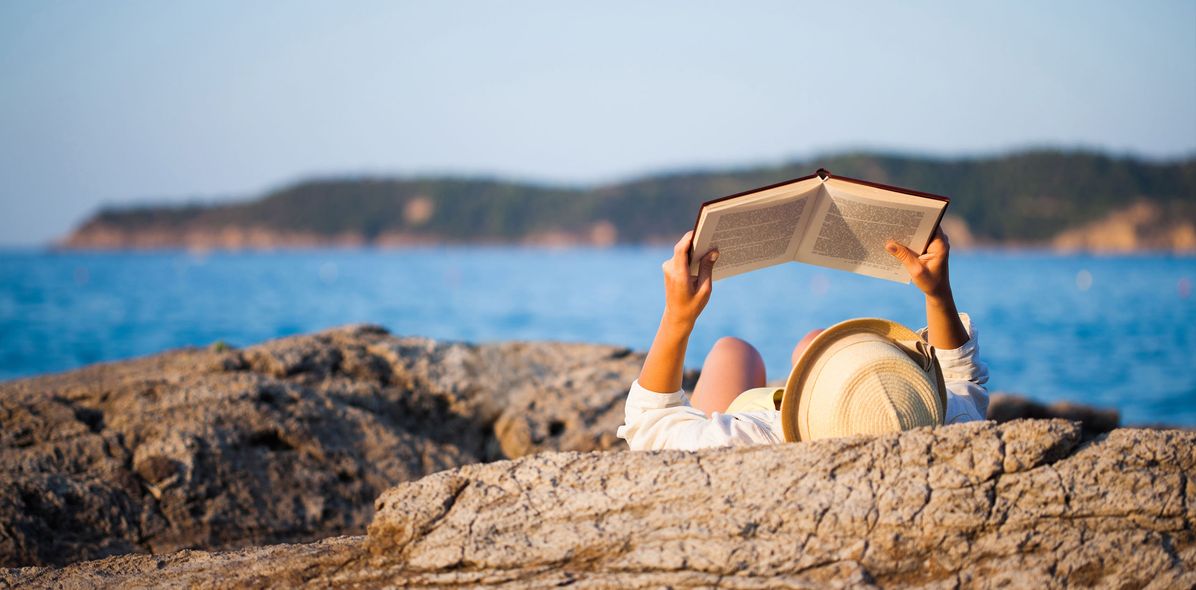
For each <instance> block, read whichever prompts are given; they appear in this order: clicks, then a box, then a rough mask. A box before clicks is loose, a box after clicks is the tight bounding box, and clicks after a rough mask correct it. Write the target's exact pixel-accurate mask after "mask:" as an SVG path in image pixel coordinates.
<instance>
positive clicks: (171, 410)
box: [0, 326, 693, 566]
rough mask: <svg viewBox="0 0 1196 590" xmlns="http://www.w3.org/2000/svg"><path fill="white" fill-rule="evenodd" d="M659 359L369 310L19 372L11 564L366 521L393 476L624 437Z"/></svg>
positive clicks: (229, 542) (6, 560)
mask: <svg viewBox="0 0 1196 590" xmlns="http://www.w3.org/2000/svg"><path fill="white" fill-rule="evenodd" d="M642 362H643V356H642V355H640V354H633V353H631V351H629V350H627V349H625V348H618V347H612V346H599V345H589V344H562V343H551V342H541V343H523V342H506V343H499V344H486V345H470V344H463V343H453V342H436V341H432V340H428V339H423V338H399V337H394V336H391V335H388V334H387V333H386V332H385V331H383V330H382V329H380V328H376V327H369V326H356V327H349V328H342V329H336V330H329V331H326V332H322V333H318V334H314V335H309V336H298V337H293V338H285V339H281V340H277V341H273V342H268V343H265V344H263V345H260V346H254V347H251V348H248V349H245V350H241V351H236V350H229V349H227V347H212V348H209V349H190V350H179V351H174V352H169V353H165V354H160V355H156V356H151V357H147V358H142V359H137V360H132V361H126V362H119V363H111V364H105V365H97V366H93V367H88V368H85V369H82V370H79V371H73V372H70V373H64V374H61V375H52V376H47V377H39V378H34V379H26V380H21V381H13V382H9V383H4V384H0V474H2V476H3V478H4V481H5V485H4V486H2V487H0V566H24V565H39V564H55V565H61V564H66V563H70V562H74V561H79V560H84V559H94V558H98V557H103V556H107V555H115V554H122V553H131V552H153V553H164V552H171V551H175V550H178V549H182V548H204V549H220V548H237V547H246V546H251V545H258V544H263V543H278V542H295V541H306V540H314V539H319V538H323V537H328V536H332V535H340V534H354V533H357V534H359V533H362V532H364V530H365V526H366V524H367V523H368V521H369V518H370V515H371V513H372V502H373V500H374V498H375V497H376V496H377V495H378V494H379V493H380V492H382V491H383V490H385V489H387V488H389V487H390V486H393V485H394V484H397V483H400V482H403V481H409V480H414V479H418V478H420V477H422V476H424V475H427V474H429V473H433V472H436V471H440V470H442V469H446V468H450V467H456V466H459V465H465V464H470V463H477V462H480V461H491V460H496V459H503V458H513V457H518V456H521V455H524V454H527V453H533V452H540V451H555V450H578V451H586V450H600V449H609V448H611V447H613V446H614V445H615V444H616V442H621V441H617V439H615V437H614V431H615V429H616V428H617V426H618V425H619V424H620V423H621V422H622V413H623V399H624V398H625V396H626V394H627V387H628V386H629V384H630V383H631V381H632V380H633V379H634V378H635V376H636V375H637V374H638V371H639V367H640V365H641V364H642ZM689 380H690V382H691V383H692V380H693V375H692V374H691V375H690V378H689Z"/></svg>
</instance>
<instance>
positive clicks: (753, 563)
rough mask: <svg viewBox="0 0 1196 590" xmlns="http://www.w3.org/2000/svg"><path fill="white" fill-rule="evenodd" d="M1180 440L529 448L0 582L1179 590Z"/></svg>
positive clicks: (1044, 434)
mask: <svg viewBox="0 0 1196 590" xmlns="http://www.w3.org/2000/svg"><path fill="white" fill-rule="evenodd" d="M1194 467H1196V433H1192V432H1185V431H1174V430H1171V431H1167V430H1129V429H1122V430H1115V431H1113V432H1112V433H1110V434H1108V435H1105V436H1101V437H1098V438H1097V439H1095V440H1094V441H1090V442H1086V443H1081V442H1080V432H1079V428H1078V427H1077V426H1076V425H1074V424H1072V423H1069V422H1064V421H1042V420H1028V421H1016V422H1011V423H1008V424H1003V425H996V424H994V423H991V422H987V423H973V424H965V425H957V426H951V427H947V428H938V429H934V430H931V429H920V430H915V431H911V432H907V433H903V434H901V435H893V436H885V437H879V438H865V437H858V438H850V439H840V440H830V441H818V442H812V443H797V444H786V445H778V446H763V447H749V448H737V449H732V448H727V449H712V450H706V451H702V452H698V453H687V452H681V451H666V452H654V453H639V452H637V453H631V452H627V453H573V452H570V453H545V454H540V455H535V456H531V457H525V458H523V459H519V460H516V461H501V462H496V463H490V464H479V465H470V466H466V467H463V468H459V469H453V470H449V471H445V472H441V473H437V474H434V475H431V476H428V477H425V478H423V479H421V480H419V481H415V482H409V483H405V484H401V485H399V486H396V487H394V488H392V489H390V490H389V491H387V492H386V493H385V494H383V495H382V496H381V497H380V498H379V499H378V501H377V505H378V514H377V516H376V517H375V519H374V522H373V523H372V524H371V525H370V527H369V535H368V536H367V537H365V538H361V537H351V538H341V539H330V540H328V541H325V542H321V543H313V544H307V545H283V546H275V547H265V548H259V549H252V550H245V551H239V552H231V553H216V554H211V553H203V552H182V553H177V554H172V555H165V556H143V555H133V556H123V557H114V558H109V559H106V560H101V561H94V562H87V563H81V564H75V565H72V566H69V567H66V568H63V569H53V568H42V569H35V568H29V569H24V570H10V571H8V572H7V573H6V574H2V577H0V581H4V582H7V583H9V584H13V585H24V584H29V585H33V586H66V587H71V586H85V585H90V584H95V583H105V584H112V585H121V586H124V587H144V586H154V585H161V584H163V583H164V582H167V583H169V584H171V585H178V586H189V585H204V586H212V587H234V586H263V585H269V584H273V585H279V584H282V585H288V586H296V585H300V584H303V583H306V584H309V585H313V586H328V585H351V586H356V587H367V588H368V587H379V586H385V585H403V584H406V585H415V586H423V585H446V586H455V585H465V586H467V585H475V584H479V583H488V584H500V585H508V586H511V587H546V586H549V585H558V584H559V585H563V584H573V585H575V586H578V587H620V588H635V587H658V586H674V587H685V586H709V585H714V584H718V585H720V586H724V587H731V588H765V587H768V588H775V587H827V586H832V587H833V586H852V587H857V586H880V587H959V586H963V587H1000V586H1008V587H1052V586H1093V585H1095V586H1100V587H1117V588H1121V587H1157V588H1172V587H1191V586H1192V585H1193V584H1196V575H1194V574H1193V568H1194V567H1196V540H1194V538H1193V524H1194V520H1196V485H1194V484H1193V483H1192V481H1191V480H1192V476H1193V475H1194V473H1196V472H1194Z"/></svg>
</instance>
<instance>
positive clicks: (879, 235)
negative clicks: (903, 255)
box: [797, 183, 946, 283]
mask: <svg viewBox="0 0 1196 590" xmlns="http://www.w3.org/2000/svg"><path fill="white" fill-rule="evenodd" d="M854 188H855V187H854V186H853V187H851V189H854ZM872 190H875V189H872ZM858 192H864V191H855V190H851V191H850V192H849V190H845V188H844V187H842V186H834V185H830V184H829V183H828V186H827V195H826V196H827V198H825V199H822V201H821V202H820V204H819V207H818V211H816V212H815V217H814V221H813V222H814V225H813V226H812V227H811V228H810V230H809V231H808V232H807V233H806V236H805V238H804V239H803V240H802V244H801V248H800V249H799V251H798V253H797V260H798V261H800V262H806V263H809V264H817V265H819V266H826V267H829V268H837V269H840V270H847V271H851V272H854V273H859V274H863V275H868V276H873V277H877V278H882V279H888V280H890V281H897V282H900V283H908V282H909V275H908V274H907V273H906V272H905V269H904V268H903V267H902V266H901V263H900V262H898V260H897V259H896V258H893V256H892V255H890V254H889V253H888V252H887V251H885V242H886V241H888V240H889V239H893V240H896V241H897V242H898V243H901V244H905V245H906V246H908V247H909V248H911V249H913V250H914V251H917V252H921V251H922V248H923V247H924V245H925V244H926V243H927V241H928V240H929V239H930V234H931V232H933V231H934V226H935V222H937V221H938V217H939V212H940V211H942V209H943V208H944V207H946V203H945V202H942V201H935V200H931V199H922V198H917V197H907V198H904V199H902V198H901V196H900V195H898V196H896V197H892V196H890V195H892V193H889V195H886V196H887V197H889V198H885V199H883V200H882V199H878V198H870V197H864V196H861V195H859V194H858ZM853 193H856V194H853ZM902 200H904V201H905V202H900V201H902Z"/></svg>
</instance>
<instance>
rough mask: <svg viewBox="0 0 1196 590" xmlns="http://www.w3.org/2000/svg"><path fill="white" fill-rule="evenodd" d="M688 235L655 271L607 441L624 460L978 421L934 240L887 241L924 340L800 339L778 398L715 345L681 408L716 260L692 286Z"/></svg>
mask: <svg viewBox="0 0 1196 590" xmlns="http://www.w3.org/2000/svg"><path fill="white" fill-rule="evenodd" d="M692 235H693V232H690V233H687V234H685V236H684V237H682V238H681V241H679V242H677V245H676V246H675V247H674V249H673V258H672V259H670V260H668V261H665V263H664V265H663V268H664V283H665V310H664V317H663V318H662V319H661V321H660V328H659V329H658V330H657V332H656V338H655V340H653V341H652V348H651V349H650V350H649V351H648V356H647V359H645V361H644V368H643V369H642V370H641V371H640V375H639V379H636V380H635V381H634V382H633V383H632V384H631V392H630V393H629V394H628V396H627V415H626V421H625V423H624V424H623V426H621V427H619V431H618V436H619V438H622V439H625V440H626V441H627V444H629V445H631V448H632V449H635V450H644V449H699V448H702V447H714V446H724V445H751V444H769V443H780V442H785V441H798V440H814V439H819V438H830V437H838V436H850V435H853V434H881V433H886V432H895V431H900V430H908V429H911V428H916V427H919V426H930V425H936V424H944V423H946V424H954V423H957V422H967V421H970V420H983V419H984V415H985V412H986V410H987V408H988V392H987V390H986V389H985V387H984V384H985V383H986V382H987V381H988V368H987V367H986V366H985V365H984V363H982V362H981V361H980V359H979V353H980V348H979V344H978V343H977V334H976V329H975V327H974V326H972V325H971V322H970V320H969V318H968V316H967V315H966V314H960V313H958V312H957V311H956V309H955V300H954V298H953V296H952V295H951V285H950V282H949V280H948V276H947V255H948V251H949V247H948V244H947V236H946V235H944V234H943V233H942V231H941V230H940V231H939V232H938V233H936V234H935V237H934V240H933V241H931V243H930V245H929V246H928V247H927V249H926V253H925V254H922V255H920V256H919V255H918V254H917V253H916V252H914V251H913V250H910V249H909V248H906V247H905V246H903V245H901V244H898V243H896V242H893V241H890V242H889V243H888V244H887V246H886V249H887V250H888V251H889V253H890V254H892V255H893V256H894V257H895V258H897V259H898V260H899V261H900V262H901V264H902V265H903V266H904V267H905V270H906V271H907V272H908V273H909V276H910V278H911V279H913V282H914V284H915V285H917V287H918V289H920V290H921V291H922V293H923V294H925V296H926V324H927V327H926V328H923V329H922V330H919V331H918V332H914V331H912V330H910V329H909V328H906V327H905V326H902V325H900V324H897V323H895V322H890V321H888V320H881V319H855V320H847V321H845V322H841V323H839V324H835V325H834V326H831V327H829V328H826V329H824V330H814V331H811V332H810V333H809V334H807V335H806V336H805V337H804V338H802V339H801V341H800V342H798V343H797V346H796V347H795V348H794V350H793V357H792V358H793V369H792V371H791V372H790V375H789V380H788V382H786V384H785V387H784V388H773V387H765V375H764V361H763V359H762V358H761V357H760V353H759V352H757V351H756V349H755V348H753V347H752V345H750V344H748V343H747V342H744V341H743V340H739V339H737V338H730V337H727V338H722V339H720V340H719V341H718V342H715V343H714V347H713V348H711V349H710V353H709V354H708V355H707V356H706V362H705V364H703V365H702V373H701V376H700V377H699V378H698V382H697V385H696V386H695V387H694V393H693V400H692V403H691V400H690V399H689V398H688V397H687V395H686V393H685V392H684V391H682V390H681V371H682V363H683V361H684V359H685V347H686V344H687V343H688V341H689V335H690V332H691V331H692V330H693V326H694V322H695V321H696V320H697V319H698V315H699V314H700V313H702V309H703V308H705V307H706V302H707V301H709V300H710V290H711V281H712V279H711V270H712V269H713V267H714V262H715V260H716V259H717V258H718V253H717V252H715V251H713V250H712V251H710V252H707V253H706V254H704V255H703V257H702V259H701V263H700V266H699V271H698V275H697V277H691V276H690V275H689V270H688V269H689V250H690V247H691V246H690V241H691V239H692Z"/></svg>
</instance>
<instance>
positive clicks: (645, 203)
mask: <svg viewBox="0 0 1196 590" xmlns="http://www.w3.org/2000/svg"><path fill="white" fill-rule="evenodd" d="M819 167H825V168H828V169H830V170H832V171H833V172H835V173H836V174H840V175H843V176H851V177H857V178H863V179H868V180H872V181H876V182H883V183H888V184H894V185H898V186H906V187H913V188H918V189H920V190H925V191H928V192H932V193H936V194H942V195H948V196H950V197H951V198H952V202H951V205H950V207H949V209H948V211H947V213H948V215H949V217H948V219H949V223H948V226H949V231H950V232H951V235H952V238H953V241H954V242H955V243H956V245H957V246H962V247H966V246H969V245H979V246H1000V245H1016V246H1034V247H1054V248H1058V249H1064V250H1074V249H1083V250H1097V251H1134V250H1143V249H1148V250H1165V251H1179V252H1191V251H1196V158H1189V159H1187V160H1181V161H1176V162H1150V161H1145V160H1136V159H1133V158H1114V157H1110V156H1106V155H1102V154H1097V153H1089V152H1060V151H1031V152H1022V153H1014V154H1009V155H1003V156H993V157H987V158H965V159H939V158H928V157H912V156H899V155H888V154H867V153H864V154H839V155H832V156H827V157H823V158H817V159H814V160H810V161H805V162H793V163H790V164H786V165H783V166H777V167H758V168H746V169H739V170H727V171H717V170H711V171H694V172H686V173H672V174H662V175H658V176H650V177H645V178H641V179H637V180H631V181H628V182H622V183H615V184H610V185H602V186H594V187H577V186H565V185H561V186H550V185H544V184H534V183H518V182H511V181H503V180H493V179H476V178H472V179H471V178H450V177H440V178H342V179H324V180H313V181H306V182H300V183H297V184H294V185H292V186H288V187H284V188H282V189H280V190H277V191H273V192H270V193H268V194H266V195H262V196H260V197H258V198H250V199H246V200H240V201H235V202H228V203H211V204H191V205H184V206H141V207H125V208H108V209H104V210H101V211H99V212H97V213H96V214H94V215H93V216H91V217H90V218H88V219H86V220H85V221H83V222H82V223H81V224H80V225H79V226H78V227H77V228H76V229H75V230H74V231H72V232H71V233H70V234H69V235H67V236H64V237H63V238H62V239H61V240H60V241H59V244H58V245H59V246H60V247H62V248H67V249H84V250H92V249H96V250H124V249H139V250H144V249H191V250H213V249H216V250H243V249H250V250H262V249H276V248H306V247H364V246H368V247H381V248H386V247H404V246H412V245H428V244H531V245H549V246H557V245H589V246H610V245H614V244H644V243H672V242H673V241H675V240H676V238H677V236H678V235H680V234H681V233H683V232H684V231H685V230H687V229H689V228H690V227H691V224H692V223H693V219H694V215H695V214H696V212H697V210H698V208H699V206H700V205H701V203H702V202H703V201H706V200H709V199H714V198H717V197H721V196H724V195H727V194H732V193H736V192H740V191H743V190H748V189H751V188H754V187H757V186H763V185H767V184H772V183H776V182H781V181H785V180H788V179H791V178H796V177H800V176H805V175H808V174H810V173H811V172H812V171H813V170H815V169H817V168H819Z"/></svg>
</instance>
